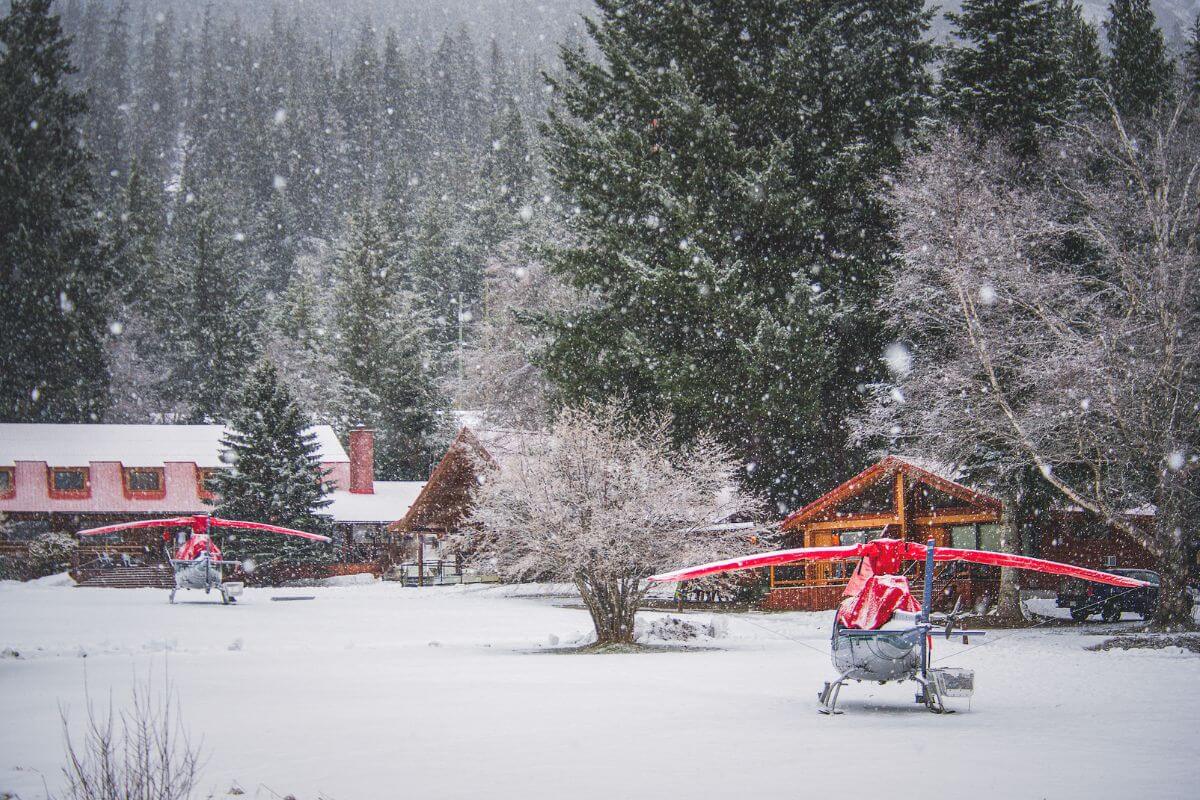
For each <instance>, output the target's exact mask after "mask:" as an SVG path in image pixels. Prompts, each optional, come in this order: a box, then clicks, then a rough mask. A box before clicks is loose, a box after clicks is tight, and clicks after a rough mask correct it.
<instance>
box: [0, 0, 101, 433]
mask: <svg viewBox="0 0 1200 800" xmlns="http://www.w3.org/2000/svg"><path fill="white" fill-rule="evenodd" d="M68 48H69V42H68V40H67V39H66V38H65V37H64V36H63V35H62V31H61V29H60V28H59V23H58V18H57V17H56V16H54V15H53V14H51V13H50V0H14V2H13V3H12V6H11V8H10V11H9V13H8V15H7V16H6V17H3V18H0V209H2V211H0V254H2V256H0V339H2V340H3V342H4V346H3V347H0V375H2V376H3V378H2V379H0V419H3V420H6V421H30V422H33V421H58V422H72V421H73V422H86V421H95V420H96V419H98V418H99V415H100V414H101V413H102V412H103V410H104V408H105V406H106V404H107V401H106V394H107V386H108V373H107V368H106V364H105V359H104V354H103V343H104V337H105V335H106V327H107V320H106V314H107V305H108V304H107V298H108V294H109V287H110V285H111V282H112V264H111V259H110V257H109V255H108V253H107V251H106V250H105V249H104V248H103V247H102V246H101V244H100V237H99V233H98V230H97V220H96V212H95V195H94V193H93V184H92V178H91V173H90V166H91V162H90V158H89V156H88V154H87V152H86V151H85V150H84V149H83V148H82V147H81V145H80V135H79V125H80V121H81V119H82V115H83V114H84V112H85V109H86V104H85V102H84V99H83V97H82V96H81V95H80V94H78V93H76V92H74V91H72V90H71V89H70V88H68V86H67V83H66V81H67V78H68V76H70V75H71V73H72V72H74V68H73V67H72V66H71V62H70V59H69V50H68Z"/></svg>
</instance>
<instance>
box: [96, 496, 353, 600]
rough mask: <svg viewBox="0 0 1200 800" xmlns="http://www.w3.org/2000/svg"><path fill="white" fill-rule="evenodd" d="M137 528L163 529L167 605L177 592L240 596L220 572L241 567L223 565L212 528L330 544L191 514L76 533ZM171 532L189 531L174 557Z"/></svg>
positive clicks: (277, 529) (258, 524)
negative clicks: (169, 580) (171, 576)
mask: <svg viewBox="0 0 1200 800" xmlns="http://www.w3.org/2000/svg"><path fill="white" fill-rule="evenodd" d="M138 528H166V529H167V530H165V531H163V549H164V550H165V551H166V556H167V560H168V561H169V562H170V564H171V568H172V569H173V570H174V571H175V588H173V589H171V602H172V603H174V602H175V593H176V592H177V591H179V590H180V589H203V590H204V593H205V594H208V593H209V592H211V591H212V590H213V589H216V590H217V591H218V592H220V593H221V602H222V603H224V604H229V603H236V602H237V597H238V595H240V594H241V593H242V588H243V585H242V584H241V583H240V582H235V581H226V580H225V574H224V568H225V567H237V566H241V564H242V562H240V561H226V560H223V559H222V558H221V549H220V548H219V547H217V545H216V542H214V541H213V529H214V528H238V529H242V530H251V531H265V532H267V533H279V534H282V535H284V536H299V537H300V538H302V539H311V540H312V541H315V542H329V541H332V540H331V539H330V538H329V537H328V536H322V535H320V534H318V533H308V532H307V531H298V530H294V529H292V528H283V527H280V526H278V525H268V524H266V523H265V522H245V521H243V520H236V519H221V518H220V517H213V516H209V515H208V514H193V515H191V516H187V517H169V518H167V519H143V520H137V521H133V522H118V523H116V524H114V525H104V526H102V527H99V528H88V529H87V530H82V531H79V535H80V536H102V535H104V534H106V533H116V532H118V531H126V530H135V529H138ZM171 528H190V529H191V533H190V534H189V535H188V538H187V539H186V540H185V541H184V542H183V544H181V545H179V547H178V549H176V551H175V554H174V556H172V555H171V551H170V549H169V543H170V541H171V531H170V529H171Z"/></svg>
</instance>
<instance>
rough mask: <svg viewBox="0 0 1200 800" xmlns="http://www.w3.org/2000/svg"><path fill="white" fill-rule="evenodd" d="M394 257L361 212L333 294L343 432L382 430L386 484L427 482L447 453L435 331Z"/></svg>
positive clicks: (367, 212) (370, 215) (369, 214)
mask: <svg viewBox="0 0 1200 800" xmlns="http://www.w3.org/2000/svg"><path fill="white" fill-rule="evenodd" d="M391 253H393V248H392V245H391V242H389V240H388V237H387V235H386V233H385V231H384V228H383V226H382V225H381V224H380V222H379V219H378V217H377V215H376V213H375V212H374V211H373V210H371V209H370V208H367V207H364V208H362V209H361V210H360V211H359V213H358V214H356V215H355V219H354V221H353V223H352V227H351V231H350V235H349V240H348V242H347V243H346V246H345V248H344V250H343V252H342V254H341V259H340V260H339V262H338V268H337V280H336V283H335V287H334V324H335V339H336V343H337V344H336V347H337V362H338V365H339V367H340V372H341V375H342V380H343V382H344V385H345V395H344V398H343V402H342V405H343V409H342V415H341V416H342V425H341V426H340V427H342V428H343V429H344V430H345V429H348V428H350V427H352V426H354V425H359V424H366V425H369V426H371V427H373V428H375V429H376V431H377V434H376V447H375V459H376V465H377V470H378V472H379V474H380V476H381V477H383V478H386V479H397V478H401V479H408V480H412V479H417V478H423V477H425V476H426V475H427V474H428V469H429V467H430V466H431V463H432V460H433V458H434V454H435V453H436V452H438V451H439V450H440V449H441V448H440V446H441V445H442V444H443V442H442V441H441V436H440V434H442V432H443V427H444V425H445V414H444V411H445V403H444V401H443V400H442V398H441V395H440V393H439V392H438V390H437V387H436V383H435V381H434V374H435V372H434V371H435V369H436V366H437V363H436V359H435V357H434V354H433V350H432V346H431V342H430V341H429V333H428V331H429V324H428V322H427V321H426V320H425V318H424V316H423V314H422V312H421V311H420V309H419V307H418V305H417V303H416V302H415V298H413V296H412V294H411V293H410V292H408V291H406V290H404V289H402V288H401V287H400V277H401V276H400V275H398V274H397V273H396V269H397V267H398V266H399V263H398V261H396V260H395V259H394V258H393V257H391V255H390V254H391Z"/></svg>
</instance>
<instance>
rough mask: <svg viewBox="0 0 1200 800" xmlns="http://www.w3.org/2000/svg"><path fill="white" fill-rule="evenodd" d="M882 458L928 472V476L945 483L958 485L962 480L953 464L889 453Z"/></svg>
mask: <svg viewBox="0 0 1200 800" xmlns="http://www.w3.org/2000/svg"><path fill="white" fill-rule="evenodd" d="M884 458H892V459H895V460H897V461H903V462H905V463H906V464H911V465H912V466H914V467H916V468H917V469H919V470H923V471H925V472H928V473H929V474H930V475H936V476H938V477H939V478H942V479H943V480H947V481H953V482H955V483H958V482H960V481H961V480H962V470H961V469H959V468H958V467H956V466H954V465H953V464H946V463H943V462H941V461H935V460H933V459H932V458H923V457H921V456H909V455H904V454H902V453H889V454H888V455H886V456H884Z"/></svg>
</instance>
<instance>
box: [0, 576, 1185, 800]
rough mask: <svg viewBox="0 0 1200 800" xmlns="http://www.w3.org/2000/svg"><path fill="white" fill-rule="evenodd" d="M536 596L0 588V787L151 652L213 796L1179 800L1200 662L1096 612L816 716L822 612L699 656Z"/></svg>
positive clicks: (120, 697)
mask: <svg viewBox="0 0 1200 800" xmlns="http://www.w3.org/2000/svg"><path fill="white" fill-rule="evenodd" d="M541 594H544V593H543V592H542V591H540V590H539V589H538V588H536V587H534V588H517V589H513V588H510V587H486V586H468V587H438V588H426V589H405V588H401V587H399V586H396V585H391V584H387V585H382V584H375V585H354V586H340V587H322V588H294V589H258V590H254V589H251V590H247V592H246V596H245V597H244V599H243V602H242V603H240V604H239V605H237V606H235V607H228V608H227V607H222V606H221V605H220V604H219V603H213V602H212V601H211V598H209V599H204V597H203V595H201V594H198V593H196V592H191V593H185V594H184V595H181V597H182V599H183V600H184V601H185V602H183V603H182V604H180V605H176V606H169V605H168V604H167V602H166V592H164V591H159V590H113V589H77V588H72V587H69V586H62V585H58V586H55V585H53V581H50V582H44V583H41V584H15V583H4V584H0V650H8V651H10V652H8V653H7V654H6V655H5V656H4V657H2V658H0V797H2V796H4V793H5V792H9V793H15V794H16V795H17V796H19V797H20V798H22V800H32V799H33V798H39V797H42V796H43V795H44V789H43V778H45V781H46V782H47V783H48V785H49V787H50V788H51V790H53V789H55V788H56V787H57V785H58V784H59V777H58V768H59V765H60V764H61V762H62V755H63V754H62V742H61V731H60V728H59V706H60V704H64V705H65V706H66V707H68V708H69V709H70V710H71V713H72V715H73V718H74V719H75V720H76V721H77V722H78V721H79V720H80V712H81V710H82V706H83V692H84V681H85V679H86V681H87V684H88V686H89V687H90V691H91V695H92V697H93V699H94V700H95V699H100V700H102V701H103V700H106V699H107V698H108V696H109V693H110V692H111V693H112V697H113V699H114V702H115V703H116V704H117V705H120V704H121V703H123V702H125V700H126V698H127V697H128V692H129V688H130V686H131V685H132V684H133V682H134V681H135V680H137V679H139V677H143V678H144V676H145V675H146V674H147V673H148V672H153V673H154V675H155V677H156V680H158V681H161V675H162V672H163V670H164V668H165V669H166V670H167V671H168V672H169V675H170V679H171V681H172V682H173V684H174V685H175V687H176V689H177V691H178V695H179V699H180V702H181V704H182V710H183V714H184V716H185V717H186V721H187V724H188V727H189V728H190V729H191V730H192V731H193V733H194V735H197V736H199V735H202V736H203V737H204V746H205V749H206V751H207V752H208V755H209V758H208V761H207V767H206V770H205V772H204V782H203V786H204V787H205V789H206V792H207V790H211V791H212V793H213V797H216V798H225V797H226V796H227V792H228V790H229V789H230V787H232V786H234V785H235V784H236V785H238V786H240V787H242V788H243V789H244V790H245V792H246V794H245V795H244V796H245V797H249V798H275V797H280V796H284V795H287V794H294V795H295V796H296V797H297V798H300V800H306V799H307V798H331V799H333V800H373V799H374V798H381V797H402V796H407V797H420V798H464V797H472V796H476V797H489V798H523V799H524V798H543V797H545V798H560V797H570V798H572V800H584V799H586V798H613V797H621V798H639V797H651V796H669V797H686V798H717V797H721V798H725V797H751V796H753V797H762V798H777V797H778V798H782V797H789V798H791V797H810V796H811V797H815V796H826V797H835V798H836V797H866V796H872V795H873V794H875V793H878V794H879V795H881V796H887V797H917V796H920V797H922V798H942V797H946V798H949V797H956V798H957V797H964V796H969V797H986V798H1073V797H1078V798H1090V799H1095V798H1109V797H1120V796H1127V797H1157V798H1166V797H1172V798H1173V797H1180V798H1184V797H1189V798H1190V797H1196V796H1197V793H1198V792H1200V657H1197V656H1195V655H1191V654H1185V653H1184V652H1182V651H1180V650H1178V649H1167V650H1155V651H1130V652H1125V651H1111V652H1103V653H1097V652H1088V651H1086V650H1085V649H1084V647H1085V646H1086V645H1088V644H1089V643H1092V642H1095V641H1099V637H1098V635H1097V633H1096V631H1098V630H1101V629H1109V628H1108V626H1100V625H1097V626H1093V627H1092V628H1090V629H1085V630H1080V629H1075V628H1071V629H1066V628H1051V627H1048V628H1042V629H1038V630H1033V631H1017V632H998V633H997V635H995V636H992V637H988V638H989V639H991V640H992V641H991V642H990V643H989V644H987V645H985V646H983V647H979V648H977V649H971V650H970V651H969V652H963V650H964V648H963V646H962V645H959V644H943V643H938V644H937V645H936V646H935V647H936V651H935V655H936V656H946V659H945V660H944V661H943V664H949V665H956V666H963V667H971V668H974V669H975V670H977V674H976V682H977V691H976V694H975V698H974V700H973V701H972V705H971V707H970V708H968V707H967V705H966V703H965V701H959V702H958V706H957V707H958V708H959V709H960V711H961V712H962V713H958V714H954V715H948V716H941V717H939V716H934V715H932V714H929V713H927V712H926V711H924V710H922V708H921V707H919V706H917V705H915V704H914V703H913V702H912V700H913V686H912V685H911V684H904V685H899V686H895V685H889V686H883V687H880V686H875V685H866V684H862V685H856V684H851V685H850V686H849V687H848V688H847V689H846V690H844V691H843V693H842V706H843V707H844V709H845V711H846V713H845V714H844V715H842V716H837V717H826V716H822V715H820V714H817V713H816V698H815V695H816V691H817V690H818V688H819V687H820V685H821V683H822V682H823V681H825V680H827V679H828V678H829V677H830V670H831V668H830V664H829V658H828V655H827V652H828V648H827V642H828V633H829V630H828V624H829V618H828V617H829V615H828V614H806V613H793V614H731V615H721V621H720V622H719V624H718V625H716V626H715V628H716V632H717V634H718V635H717V638H713V639H707V640H703V641H701V642H700V644H701V645H703V646H705V647H707V648H711V649H701V650H693V651H690V652H681V651H678V650H674V651H664V652H653V653H638V654H628V655H579V654H570V655H553V654H549V653H548V652H547V651H549V650H551V649H552V643H554V642H558V643H559V646H560V647H561V646H562V645H567V644H570V643H573V642H581V641H585V640H586V637H587V633H588V631H589V629H590V625H589V622H588V618H587V615H586V614H585V613H584V612H583V611H582V610H580V609H578V608H567V607H562V605H561V604H562V603H564V602H569V601H564V600H555V599H553V598H549V597H545V596H538V595H541ZM282 595H314V596H315V599H313V600H308V601H297V602H273V601H272V600H271V599H270V598H271V597H272V596H282ZM514 595H525V596H514ZM645 616H646V618H647V620H649V619H652V618H653V617H656V616H658V617H661V616H662V615H645ZM686 616H687V618H688V619H689V620H694V621H696V622H699V623H702V624H708V623H709V621H710V619H711V617H712V615H709V614H695V615H686ZM1089 631H1090V632H1089ZM983 641H985V639H978V640H973V641H972V643H971V644H972V646H974V645H975V644H977V643H979V642H983ZM11 651H15V652H16V653H17V655H16V656H15V657H14V655H13V654H12V652H11Z"/></svg>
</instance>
